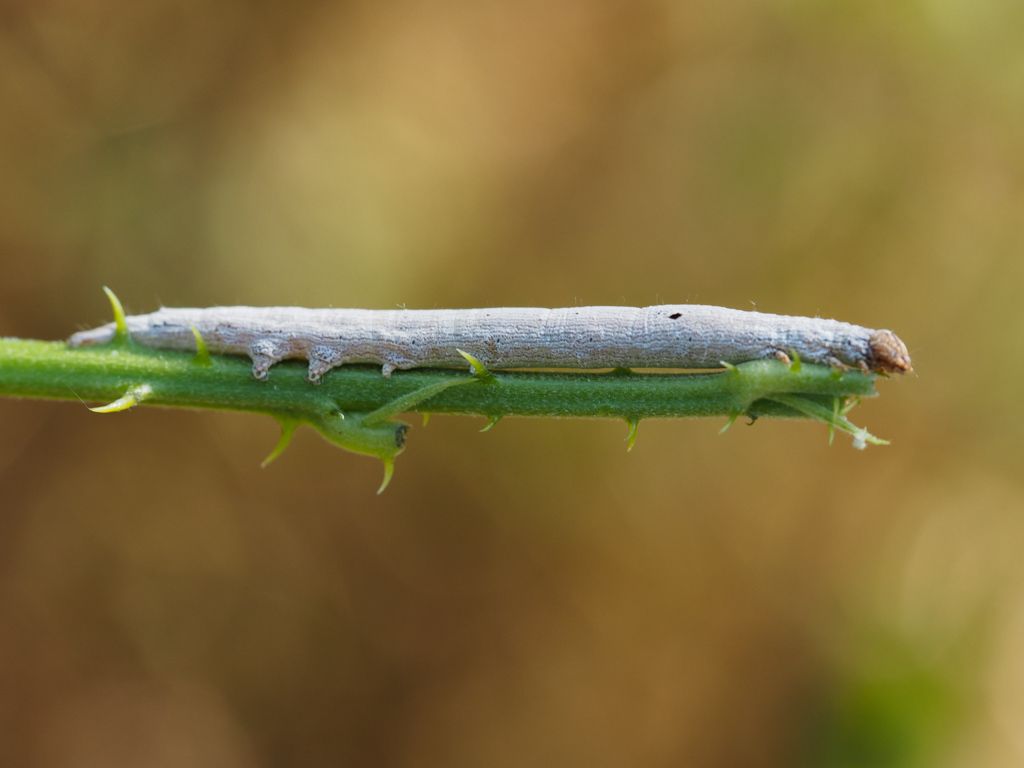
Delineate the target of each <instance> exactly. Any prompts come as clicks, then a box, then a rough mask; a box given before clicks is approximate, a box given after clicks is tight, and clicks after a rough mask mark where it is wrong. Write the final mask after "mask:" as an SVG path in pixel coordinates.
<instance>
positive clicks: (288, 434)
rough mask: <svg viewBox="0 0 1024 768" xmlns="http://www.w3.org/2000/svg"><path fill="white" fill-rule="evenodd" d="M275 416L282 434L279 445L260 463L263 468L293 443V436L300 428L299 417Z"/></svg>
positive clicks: (278, 440)
mask: <svg viewBox="0 0 1024 768" xmlns="http://www.w3.org/2000/svg"><path fill="white" fill-rule="evenodd" d="M275 418H276V419H277V421H278V423H279V424H280V425H281V436H280V437H279V438H278V439H277V445H275V446H274V449H273V450H272V451H271V452H270V453H269V454H267V458H265V459H264V460H263V461H262V462H261V463H260V466H261V467H263V468H266V467H268V466H269V465H270V464H271V463H272V462H273V461H275V460H276V459H277V457H278V456H280V455H281V454H282V453H284V451H285V449H286V448H287V447H288V446H289V445H291V442H292V437H294V436H295V430H296V429H298V428H299V423H300V422H299V420H298V419H294V418H292V417H290V416H275Z"/></svg>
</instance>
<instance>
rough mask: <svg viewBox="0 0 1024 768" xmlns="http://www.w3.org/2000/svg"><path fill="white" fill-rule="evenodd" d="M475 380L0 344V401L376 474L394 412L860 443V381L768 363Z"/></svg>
mask: <svg viewBox="0 0 1024 768" xmlns="http://www.w3.org/2000/svg"><path fill="white" fill-rule="evenodd" d="M484 374H485V375H481V374H480V373H479V372H478V373H477V374H476V375H474V374H472V373H470V372H469V371H468V370H467V371H465V372H463V371H454V370H431V369H422V370H413V371H401V372H396V373H395V374H394V375H392V376H391V377H389V378H385V377H384V376H382V375H381V373H380V370H379V368H377V367H371V366H344V367H343V368H340V369H338V370H335V371H333V372H331V373H330V374H329V375H328V376H326V377H325V378H324V380H323V382H322V383H321V384H319V385H314V384H310V383H309V382H308V381H307V380H306V367H305V365H303V364H300V363H283V364H281V365H278V366H275V367H274V369H273V370H272V372H271V374H270V379H269V381H265V382H260V381H256V380H255V379H254V378H253V377H252V375H251V369H250V363H249V361H248V360H247V359H245V358H240V357H228V356H221V355H212V356H203V355H199V356H196V355H192V354H189V353H183V352H175V351H168V350H153V349H148V348H144V347H140V346H137V345H135V344H133V343H131V342H128V341H120V342H115V343H113V344H110V345H107V346H104V347H91V348H82V349H69V348H68V347H67V346H66V345H65V344H64V343H62V342H46V341H30V340H24V339H0V396H6V397H20V398H49V399H61V400H80V401H86V402H111V401H117V402H116V403H111V406H110V407H108V409H107V410H123V409H124V408H127V407H131V406H133V405H136V404H145V405H155V406H166V407H181V408H213V409H222V410H236V411H253V412H257V413H267V414H271V415H273V416H275V417H276V418H278V419H279V420H281V421H282V423H283V424H287V425H289V431H288V434H289V435H290V430H291V429H294V425H295V424H297V423H309V424H311V425H312V426H314V427H315V428H316V429H318V430H319V431H320V432H321V433H322V434H323V435H324V436H325V437H327V438H328V439H329V440H331V441H332V442H335V443H338V444H340V445H341V446H342V447H344V448H347V449H349V450H354V451H356V452H359V453H367V454H370V455H374V456H378V457H380V458H383V459H384V460H385V463H386V464H388V463H389V462H390V460H392V459H393V458H394V456H395V455H397V453H398V452H399V451H400V450H401V447H402V442H403V437H404V432H405V426H404V425H401V426H397V425H399V424H400V423H399V422H395V421H393V420H391V418H390V417H392V416H393V415H395V414H396V413H398V412H400V411H413V410H415V411H422V412H432V413H458V414H476V415H480V416H484V417H487V418H489V419H491V420H492V421H493V420H495V419H496V418H499V417H504V416H548V417H613V418H620V419H625V420H626V421H628V422H631V423H632V422H636V421H639V420H640V419H645V418H651V417H685V416H726V417H729V418H731V419H734V418H736V417H737V416H739V415H742V414H746V415H748V416H750V417H755V418H756V417H760V416H779V417H794V418H814V419H817V420H819V421H824V422H826V423H828V424H830V425H831V426H832V427H836V428H839V429H842V430H844V431H847V432H851V433H853V434H855V435H858V436H861V437H863V436H868V437H869V438H870V436H869V435H867V433H866V431H864V430H859V429H858V428H857V427H854V426H853V425H852V424H850V423H849V422H848V421H846V417H845V410H843V411H842V412H840V408H839V404H845V403H846V400H847V399H848V398H852V397H856V398H860V397H869V396H872V395H874V394H875V388H874V379H875V377H874V375H872V374H866V373H861V372H857V371H845V372H841V373H840V372H838V371H835V370H833V369H830V368H827V367H823V366H816V365H808V364H804V365H802V366H787V365H785V364H783V363H781V362H779V361H775V360H763V361H755V362H750V363H744V364H743V365H740V366H736V367H732V368H729V369H727V370H725V371H721V372H714V373H696V374H694V373H683V374H679V373H654V374H650V373H632V372H622V371H614V372H611V373H542V372H494V373H489V372H486V371H485V372H484ZM793 397H797V398H799V400H797V401H794V400H792V399H791V398H793ZM787 398H789V399H787ZM795 406H799V407H795ZM339 412H340V413H339ZM341 414H344V417H345V418H346V419H347V422H346V423H344V424H343V423H342V422H340V421H338V420H339V419H341V418H342V417H341ZM360 430H361V431H360ZM366 430H376V432H378V433H379V434H376V436H369V435H370V432H367V431H366ZM371 437H372V439H371ZM364 438H365V440H364ZM361 440H362V441H363V442H360V441H361ZM279 447H281V446H279ZM385 454H387V455H385Z"/></svg>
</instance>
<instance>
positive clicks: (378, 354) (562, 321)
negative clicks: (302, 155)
mask: <svg viewBox="0 0 1024 768" xmlns="http://www.w3.org/2000/svg"><path fill="white" fill-rule="evenodd" d="M127 327H128V334H129V336H130V338H131V339H133V340H134V341H136V342H138V343H139V344H142V345H145V346H149V347H155V348H161V349H180V350H194V349H195V348H196V336H195V334H196V332H198V334H199V335H200V336H201V337H202V339H203V341H205V343H206V345H207V348H208V349H209V351H210V352H215V353H220V354H229V355H248V356H249V357H250V358H251V359H252V363H253V375H254V376H255V377H256V378H257V379H260V380H263V379H266V378H267V375H268V372H269V370H270V367H271V366H272V365H274V364H275V363H277V362H280V361H281V360H288V359H300V360H306V361H308V363H309V380H310V381H313V382H317V381H319V380H320V378H321V377H322V376H323V375H324V374H325V373H327V372H328V371H330V370H331V369H332V368H336V367H338V366H340V365H344V364H346V363H371V364H376V365H380V366H381V369H382V372H383V374H384V375H385V376H390V375H391V373H392V371H395V370H403V369H409V368H421V367H433V368H462V367H465V366H466V360H465V358H464V357H463V355H462V354H461V352H460V350H461V351H464V352H467V353H469V354H470V355H472V356H474V357H475V358H477V359H478V360H479V361H480V362H482V363H483V364H484V365H485V366H486V367H487V368H489V369H492V370H501V369H509V368H569V369H594V368H682V369H695V368H720V367H722V365H723V364H739V363H743V362H747V361H750V360H758V359H763V358H771V357H777V358H780V359H786V358H787V357H790V356H793V355H797V356H799V357H800V359H802V360H805V361H808V362H813V363H822V364H827V365H833V366H839V367H847V366H850V367H856V368H860V369H861V370H865V371H867V370H870V371H877V372H884V373H896V372H899V373H902V372H904V371H909V370H911V363H910V355H909V354H908V352H907V348H906V346H905V345H904V343H903V342H902V341H901V340H900V339H899V337H898V336H896V334H895V333H893V332H892V331H889V330H873V329H870V328H863V327H861V326H858V325H852V324H850V323H843V322H839V321H837V320H826V319H821V318H810V317H791V316H787V315H773V314H767V313H763V312H751V311H746V310H738V309H727V308H724V307H713V306H704V305H695V304H689V305H672V304H669V305H662V306H653V307H567V308H562V309H543V308H525V307H524V308H516V307H497V308H491V309H432V310H411V309H397V310H375V309H305V308H301V307H210V308H205V309H175V308H163V309H160V310H157V311H156V312H153V313H150V314H147V315H133V316H130V317H128V318H127ZM115 335H116V328H115V324H114V323H109V324H107V325H104V326H101V327H99V328H95V329H92V330H89V331H82V332H80V333H76V334H75V335H73V336H72V337H71V339H70V340H69V343H70V345H71V346H74V347H77V346H88V345H94V344H103V343H106V342H109V341H111V340H113V339H114V338H115Z"/></svg>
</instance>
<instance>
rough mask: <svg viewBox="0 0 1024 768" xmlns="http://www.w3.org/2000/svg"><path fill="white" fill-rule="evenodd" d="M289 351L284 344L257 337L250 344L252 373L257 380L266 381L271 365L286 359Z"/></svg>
mask: <svg viewBox="0 0 1024 768" xmlns="http://www.w3.org/2000/svg"><path fill="white" fill-rule="evenodd" d="M286 353H287V349H285V347H284V345H282V344H280V343H277V342H274V341H272V340H270V339H257V340H256V341H254V342H253V343H252V344H250V345H249V357H250V358H252V375H253V377H254V378H255V379H256V380H257V381H266V380H267V376H268V374H269V371H270V367H271V366H272V365H274V363H279V362H281V361H282V360H284V358H285V356H286Z"/></svg>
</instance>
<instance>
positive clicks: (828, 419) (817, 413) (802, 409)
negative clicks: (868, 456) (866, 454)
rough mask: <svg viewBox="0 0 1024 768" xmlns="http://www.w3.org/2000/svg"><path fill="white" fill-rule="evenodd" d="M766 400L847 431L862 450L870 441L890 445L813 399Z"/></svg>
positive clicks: (785, 397) (776, 397) (780, 396)
mask: <svg viewBox="0 0 1024 768" xmlns="http://www.w3.org/2000/svg"><path fill="white" fill-rule="evenodd" d="M765 399H766V400H774V401H775V402H777V403H781V404H782V405H785V406H787V407H788V408H792V409H793V410H794V411H798V412H799V413H802V414H803V415H804V416H808V417H809V418H812V419H815V420H817V421H820V422H822V423H824V424H828V425H830V426H833V427H835V428H836V429H838V430H839V431H840V432H845V433H847V434H848V435H851V436H852V437H853V447H854V448H857V449H858V450H861V449H863V448H865V447H867V445H868V444H869V443H870V444H871V445H889V441H888V440H883V439H882V438H880V437H875V436H874V435H872V434H871V433H870V432H868V431H867V430H866V429H864V428H863V427H858V426H857V425H856V424H854V423H852V422H851V421H850V420H849V419H848V418H846V416H843V415H842V414H840V415H839V416H836V415H835V414H834V413H833V412H832V410H830V409H828V408H826V407H825V406H823V405H819V404H818V403H815V402H814V401H812V400H808V399H807V398H806V397H801V396H799V395H771V396H769V397H767V398H765Z"/></svg>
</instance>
